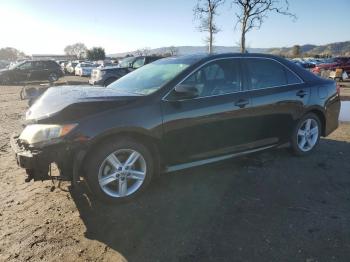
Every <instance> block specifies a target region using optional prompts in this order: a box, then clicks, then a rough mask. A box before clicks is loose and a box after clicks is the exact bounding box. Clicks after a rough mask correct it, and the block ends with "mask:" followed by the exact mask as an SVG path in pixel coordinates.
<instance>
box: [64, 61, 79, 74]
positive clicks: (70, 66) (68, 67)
mask: <svg viewBox="0 0 350 262" xmlns="http://www.w3.org/2000/svg"><path fill="white" fill-rule="evenodd" d="M78 64H79V62H78V61H71V62H68V64H67V65H66V72H67V73H68V74H74V73H75V67H76V66H77V65H78Z"/></svg>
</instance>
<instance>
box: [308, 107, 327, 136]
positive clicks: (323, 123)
mask: <svg viewBox="0 0 350 262" xmlns="http://www.w3.org/2000/svg"><path fill="white" fill-rule="evenodd" d="M309 113H313V114H315V115H316V116H317V117H318V118H319V120H320V122H321V128H322V132H321V135H322V136H325V135H326V116H325V112H324V110H323V109H321V108H318V107H313V108H310V109H309V110H308V111H307V112H306V113H305V114H304V115H306V114H309Z"/></svg>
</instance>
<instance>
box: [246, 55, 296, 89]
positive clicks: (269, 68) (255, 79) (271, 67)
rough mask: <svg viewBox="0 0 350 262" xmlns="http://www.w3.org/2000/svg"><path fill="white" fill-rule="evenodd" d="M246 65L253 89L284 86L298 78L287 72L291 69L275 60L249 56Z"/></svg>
mask: <svg viewBox="0 0 350 262" xmlns="http://www.w3.org/2000/svg"><path fill="white" fill-rule="evenodd" d="M245 65H246V69H247V71H248V82H249V83H250V86H251V88H252V89H262V88H268V87H277V86H283V85H287V84H289V81H291V82H293V81H295V80H296V79H295V76H294V79H293V76H290V75H288V74H287V71H289V70H286V68H285V67H284V66H283V65H281V64H280V63H278V62H276V61H274V60H270V59H259V58H249V59H245ZM290 73H291V72H290ZM289 78H290V79H289ZM299 82H300V80H299Z"/></svg>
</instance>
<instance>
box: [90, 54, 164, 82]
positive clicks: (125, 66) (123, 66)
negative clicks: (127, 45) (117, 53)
mask: <svg viewBox="0 0 350 262" xmlns="http://www.w3.org/2000/svg"><path fill="white" fill-rule="evenodd" d="M160 58H161V57H158V56H139V57H128V58H125V59H123V60H122V61H121V62H120V63H119V64H118V65H117V66H113V67H105V68H99V69H94V70H92V73H91V78H90V80H89V83H90V84H91V85H99V86H108V85H110V84H111V83H113V82H114V81H115V80H117V79H119V78H121V77H122V76H125V75H127V74H129V73H130V72H132V71H134V70H135V69H138V68H140V67H142V66H144V65H146V64H149V63H152V62H154V61H156V60H158V59H160Z"/></svg>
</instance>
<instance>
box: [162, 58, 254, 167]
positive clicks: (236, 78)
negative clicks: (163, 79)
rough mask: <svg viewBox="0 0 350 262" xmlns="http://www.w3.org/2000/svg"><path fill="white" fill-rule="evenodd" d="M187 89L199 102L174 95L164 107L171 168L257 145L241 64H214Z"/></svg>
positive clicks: (192, 78) (191, 79) (229, 61)
mask: <svg viewBox="0 0 350 262" xmlns="http://www.w3.org/2000/svg"><path fill="white" fill-rule="evenodd" d="M182 84H186V85H191V86H195V87H196V88H197V89H198V91H199V96H198V97H196V98H194V99H178V98H177V97H176V93H175V92H174V91H173V92H171V93H170V94H169V95H168V96H166V97H165V98H164V99H163V101H162V105H161V106H162V111H163V131H164V139H163V141H164V142H163V147H164V150H165V151H166V152H167V157H168V159H167V163H168V164H170V165H171V164H178V163H183V162H194V161H197V160H201V159H209V158H212V157H216V156H221V155H226V154H229V153H232V152H237V151H243V150H245V148H246V147H247V146H248V144H249V143H250V142H252V137H251V134H252V133H251V129H250V128H249V127H250V125H251V122H250V118H249V115H250V111H249V107H250V99H249V97H248V94H247V92H244V91H243V90H242V77H241V68H240V59H222V60H218V61H214V62H211V63H209V64H207V65H205V66H203V67H202V68H200V69H198V70H197V71H196V72H194V73H193V74H191V75H190V76H189V77H188V78H187V79H186V80H185V81H183V82H182Z"/></svg>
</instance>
